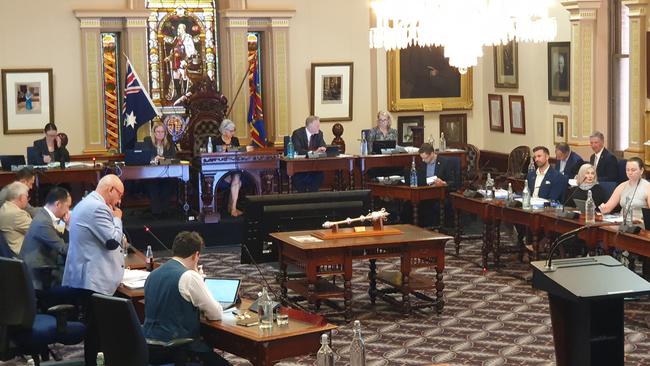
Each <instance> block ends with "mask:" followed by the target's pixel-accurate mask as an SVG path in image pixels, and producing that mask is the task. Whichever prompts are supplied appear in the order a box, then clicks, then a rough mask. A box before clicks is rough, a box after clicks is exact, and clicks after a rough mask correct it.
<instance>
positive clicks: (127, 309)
mask: <svg viewBox="0 0 650 366" xmlns="http://www.w3.org/2000/svg"><path fill="white" fill-rule="evenodd" d="M92 307H93V312H94V313H95V314H98V315H99V316H97V317H96V319H95V321H96V324H97V330H98V332H99V343H100V348H101V349H102V351H103V352H104V359H105V361H106V365H108V366H113V365H119V366H146V365H149V364H154V365H162V364H169V363H172V362H173V364H174V365H176V366H184V365H185V364H186V363H185V361H186V359H187V354H185V352H182V350H180V349H179V348H178V347H180V346H183V345H186V344H189V343H192V342H194V339H192V338H181V339H174V340H171V341H169V342H159V341H153V340H148V339H145V337H144V333H143V332H142V327H141V326H140V320H139V319H138V316H137V315H136V313H135V309H134V308H133V304H132V303H131V301H130V300H127V299H122V298H119V297H113V296H106V295H101V294H93V296H92ZM150 354H151V356H150Z"/></svg>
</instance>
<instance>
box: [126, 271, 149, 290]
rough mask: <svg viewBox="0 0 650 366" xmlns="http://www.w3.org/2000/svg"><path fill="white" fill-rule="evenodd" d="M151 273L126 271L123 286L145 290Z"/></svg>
mask: <svg viewBox="0 0 650 366" xmlns="http://www.w3.org/2000/svg"><path fill="white" fill-rule="evenodd" d="M147 277H149V272H147V271H143V270H141V269H125V270H124V277H123V278H122V284H123V285H124V286H125V287H128V288H143V287H144V283H145V281H146V280H147Z"/></svg>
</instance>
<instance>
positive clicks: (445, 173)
mask: <svg viewBox="0 0 650 366" xmlns="http://www.w3.org/2000/svg"><path fill="white" fill-rule="evenodd" d="M418 153H419V154H420V158H421V159H422V162H423V163H424V164H425V166H426V170H427V178H430V177H433V176H436V177H437V178H438V179H437V180H436V184H447V186H448V187H449V190H450V191H455V190H456V189H457V188H458V183H459V182H458V181H457V180H458V177H457V175H458V174H460V172H455V171H454V168H453V167H452V166H451V164H449V161H447V160H445V159H438V154H436V151H435V150H434V148H433V146H431V144H427V143H425V144H422V146H420V150H418Z"/></svg>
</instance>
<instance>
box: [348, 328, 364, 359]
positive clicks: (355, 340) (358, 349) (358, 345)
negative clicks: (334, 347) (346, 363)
mask: <svg viewBox="0 0 650 366" xmlns="http://www.w3.org/2000/svg"><path fill="white" fill-rule="evenodd" d="M352 330H353V332H354V334H353V336H352V343H350V366H366V346H365V344H364V342H363V338H362V337H361V322H360V321H358V320H355V321H354V326H353V328H352Z"/></svg>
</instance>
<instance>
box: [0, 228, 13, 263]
mask: <svg viewBox="0 0 650 366" xmlns="http://www.w3.org/2000/svg"><path fill="white" fill-rule="evenodd" d="M0 257H3V258H16V257H17V256H16V254H14V252H13V251H12V250H11V248H9V244H7V239H5V236H4V234H3V233H1V232H0Z"/></svg>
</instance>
